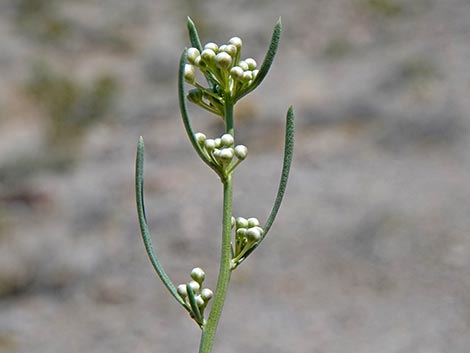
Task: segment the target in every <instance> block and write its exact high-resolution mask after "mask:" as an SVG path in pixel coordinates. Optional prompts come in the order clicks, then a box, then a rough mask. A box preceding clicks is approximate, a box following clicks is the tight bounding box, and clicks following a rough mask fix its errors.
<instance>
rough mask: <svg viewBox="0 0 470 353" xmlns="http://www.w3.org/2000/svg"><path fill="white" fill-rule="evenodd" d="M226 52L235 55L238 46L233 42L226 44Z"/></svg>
mask: <svg viewBox="0 0 470 353" xmlns="http://www.w3.org/2000/svg"><path fill="white" fill-rule="evenodd" d="M224 52H226V53H227V54H228V55H230V56H231V57H234V56H235V55H237V47H236V46H235V45H232V44H229V45H226V46H225V48H224Z"/></svg>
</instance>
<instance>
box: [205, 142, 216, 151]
mask: <svg viewBox="0 0 470 353" xmlns="http://www.w3.org/2000/svg"><path fill="white" fill-rule="evenodd" d="M204 147H205V148H206V150H207V151H209V152H210V151H213V150H214V148H215V141H214V140H213V139H207V140H206V141H204Z"/></svg>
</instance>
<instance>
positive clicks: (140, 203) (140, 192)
mask: <svg viewBox="0 0 470 353" xmlns="http://www.w3.org/2000/svg"><path fill="white" fill-rule="evenodd" d="M135 193H136V199H137V214H138V216H139V224H140V232H141V235H142V239H143V241H144V245H145V251H146V252H147V255H148V257H149V259H150V262H151V263H152V266H153V268H154V269H155V272H157V274H158V276H159V277H160V279H161V280H162V282H163V284H164V285H165V286H166V288H167V289H168V290H169V291H170V293H171V295H173V297H174V298H175V299H176V300H177V301H178V302H179V303H180V304H181V305H182V306H183V307H184V308H185V309H186V310H188V311H189V308H188V306H187V304H186V303H185V302H184V301H183V299H181V297H180V296H179V294H178V292H177V291H176V288H175V286H174V285H173V283H172V282H171V280H170V278H169V277H168V275H167V274H166V272H165V270H164V269H163V267H162V265H161V264H160V261H159V260H158V258H157V255H156V253H155V250H154V248H153V245H152V240H151V238H150V232H149V229H148V225H147V216H146V214H145V204H144V140H143V138H142V137H140V138H139V142H138V144H137V158H136V164H135Z"/></svg>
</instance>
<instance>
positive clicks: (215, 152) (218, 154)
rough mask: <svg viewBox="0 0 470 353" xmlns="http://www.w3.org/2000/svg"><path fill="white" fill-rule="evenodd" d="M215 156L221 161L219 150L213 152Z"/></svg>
mask: <svg viewBox="0 0 470 353" xmlns="http://www.w3.org/2000/svg"><path fill="white" fill-rule="evenodd" d="M212 153H213V154H214V157H215V158H217V159H219V158H220V150H219V149H218V148H216V149H215V150H214V152H212Z"/></svg>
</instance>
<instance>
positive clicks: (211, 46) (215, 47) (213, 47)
mask: <svg viewBox="0 0 470 353" xmlns="http://www.w3.org/2000/svg"><path fill="white" fill-rule="evenodd" d="M204 49H210V50H212V51H213V52H214V53H216V52H217V51H218V50H219V46H218V45H217V44H215V43H212V42H209V43H207V44H206V45H204Z"/></svg>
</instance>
